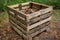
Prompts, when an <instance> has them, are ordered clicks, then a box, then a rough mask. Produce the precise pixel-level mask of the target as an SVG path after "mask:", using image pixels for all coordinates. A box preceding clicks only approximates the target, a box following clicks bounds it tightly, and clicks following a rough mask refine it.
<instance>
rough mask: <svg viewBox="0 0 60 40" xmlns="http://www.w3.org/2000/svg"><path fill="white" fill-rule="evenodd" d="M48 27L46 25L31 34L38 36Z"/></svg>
mask: <svg viewBox="0 0 60 40" xmlns="http://www.w3.org/2000/svg"><path fill="white" fill-rule="evenodd" d="M47 27H48V26H47ZM47 27H44V28H42V29H40V30H38V31H37V32H35V33H33V34H31V36H32V37H34V36H36V35H37V34H39V33H41V32H43V31H45V30H46V29H47Z"/></svg>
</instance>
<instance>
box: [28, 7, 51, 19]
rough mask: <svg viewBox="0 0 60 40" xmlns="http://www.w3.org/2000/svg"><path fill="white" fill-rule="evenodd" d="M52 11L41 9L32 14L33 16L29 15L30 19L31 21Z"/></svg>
mask: <svg viewBox="0 0 60 40" xmlns="http://www.w3.org/2000/svg"><path fill="white" fill-rule="evenodd" d="M51 10H52V8H51V7H50V8H46V9H41V10H39V11H37V12H34V13H31V14H28V19H31V18H33V17H37V16H38V15H42V14H45V13H48V12H50V11H51Z"/></svg>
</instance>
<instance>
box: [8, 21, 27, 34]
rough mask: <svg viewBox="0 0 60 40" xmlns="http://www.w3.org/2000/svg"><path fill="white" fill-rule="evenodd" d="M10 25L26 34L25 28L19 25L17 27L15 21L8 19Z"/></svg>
mask: <svg viewBox="0 0 60 40" xmlns="http://www.w3.org/2000/svg"><path fill="white" fill-rule="evenodd" d="M9 22H10V24H11V25H13V26H15V27H16V28H17V29H19V30H20V31H21V32H22V33H23V34H25V35H27V32H26V30H24V29H22V28H21V27H19V26H18V25H17V24H16V23H14V22H13V21H9Z"/></svg>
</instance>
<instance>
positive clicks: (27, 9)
mask: <svg viewBox="0 0 60 40" xmlns="http://www.w3.org/2000/svg"><path fill="white" fill-rule="evenodd" d="M45 8H48V7H47V6H44V5H37V4H33V3H29V4H28V5H21V4H19V5H18V7H14V9H16V10H18V11H20V12H23V13H25V14H31V13H34V12H37V11H39V10H41V9H45Z"/></svg>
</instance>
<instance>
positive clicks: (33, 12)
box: [7, 2, 53, 40]
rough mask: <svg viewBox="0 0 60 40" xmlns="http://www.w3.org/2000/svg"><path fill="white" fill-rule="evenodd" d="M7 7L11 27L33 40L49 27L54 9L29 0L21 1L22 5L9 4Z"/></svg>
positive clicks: (26, 39)
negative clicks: (27, 0)
mask: <svg viewBox="0 0 60 40" xmlns="http://www.w3.org/2000/svg"><path fill="white" fill-rule="evenodd" d="M7 8H8V15H9V22H10V25H11V27H12V28H13V29H14V30H15V31H16V32H17V33H18V34H19V35H21V36H22V37H23V38H25V40H33V37H34V36H36V35H38V34H39V33H41V32H43V31H45V30H47V28H48V27H49V21H50V20H51V12H52V10H53V9H52V7H51V6H48V5H44V4H39V3H35V2H27V3H21V5H20V4H17V5H12V6H8V7H7ZM24 10H25V11H24ZM36 40H39V39H38V38H37V39H36Z"/></svg>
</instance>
